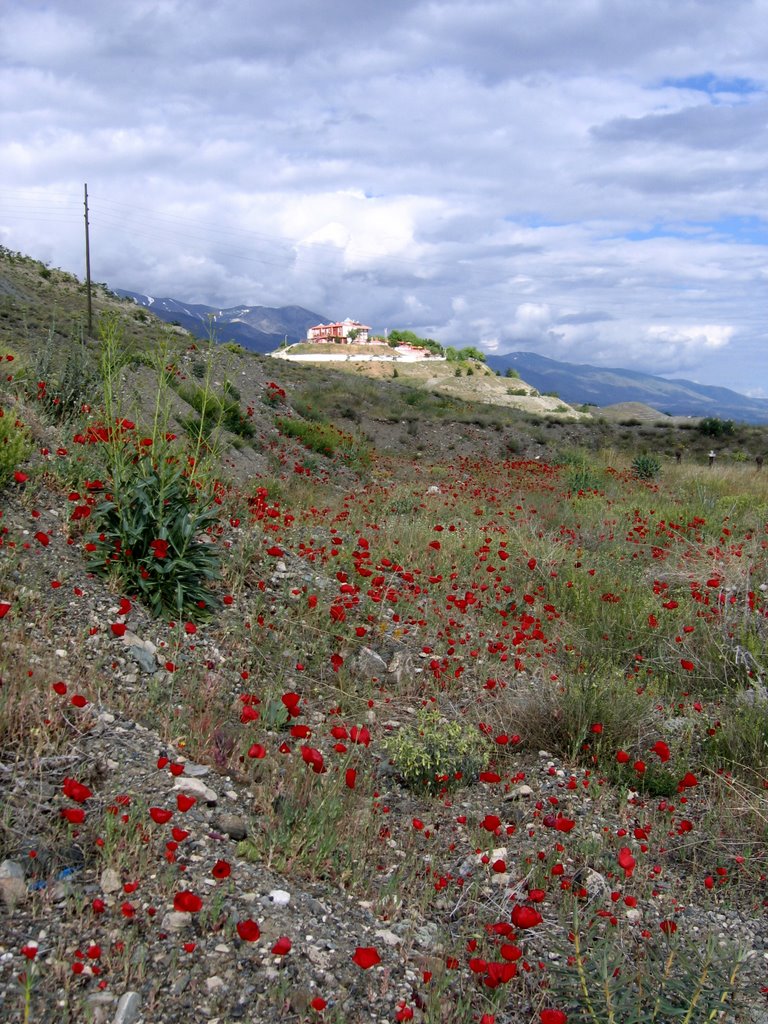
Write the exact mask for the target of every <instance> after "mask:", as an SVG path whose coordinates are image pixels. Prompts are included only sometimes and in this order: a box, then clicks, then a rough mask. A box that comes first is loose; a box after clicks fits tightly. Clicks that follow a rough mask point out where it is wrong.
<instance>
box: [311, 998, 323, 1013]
mask: <svg viewBox="0 0 768 1024" xmlns="http://www.w3.org/2000/svg"><path fill="white" fill-rule="evenodd" d="M309 1005H310V1006H311V1007H312V1009H313V1010H314V1011H315V1013H322V1012H323V1010H324V1009H325V1008H326V1006H327V1005H328V1003H327V1002H326V1001H325V999H323V997H322V996H315V998H314V999H313V1000H312V1002H311V1003H310V1004H309Z"/></svg>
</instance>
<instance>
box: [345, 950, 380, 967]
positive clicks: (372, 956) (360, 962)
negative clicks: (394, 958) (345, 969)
mask: <svg viewBox="0 0 768 1024" xmlns="http://www.w3.org/2000/svg"><path fill="white" fill-rule="evenodd" d="M352 960H353V962H354V963H356V964H357V966H358V967H362V969H363V970H364V971H367V970H368V968H369V967H375V966H376V964H379V963H381V957H380V956H379V954H378V953H377V952H376V947H375V946H358V947H357V949H356V950H355V952H354V954H353V956H352Z"/></svg>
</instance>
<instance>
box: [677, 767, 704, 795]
mask: <svg viewBox="0 0 768 1024" xmlns="http://www.w3.org/2000/svg"><path fill="white" fill-rule="evenodd" d="M698 784H699V780H698V779H697V778H696V776H695V775H694V774H693V772H686V773H685V775H684V776H683V777H682V779H681V780H680V781H679V782H678V784H677V791H678V793H682V791H683V790H684V789H691V788H692V787H693V786H698Z"/></svg>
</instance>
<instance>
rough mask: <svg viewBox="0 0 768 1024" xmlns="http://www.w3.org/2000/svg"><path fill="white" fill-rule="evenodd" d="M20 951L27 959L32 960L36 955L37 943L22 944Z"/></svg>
mask: <svg viewBox="0 0 768 1024" xmlns="http://www.w3.org/2000/svg"><path fill="white" fill-rule="evenodd" d="M21 952H22V954H23V955H24V956H25V957H26V958H27V960H34V959H35V957H36V956H37V943H34V944H32V943H29V944H28V945H26V946H22V947H21Z"/></svg>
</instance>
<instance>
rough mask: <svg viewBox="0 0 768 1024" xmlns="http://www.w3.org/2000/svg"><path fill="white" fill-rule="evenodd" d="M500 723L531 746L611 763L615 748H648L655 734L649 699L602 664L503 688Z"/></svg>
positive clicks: (575, 757) (592, 760)
mask: <svg viewBox="0 0 768 1024" xmlns="http://www.w3.org/2000/svg"><path fill="white" fill-rule="evenodd" d="M497 714H498V715H499V722H498V725H499V727H500V728H501V729H502V730H503V731H505V732H512V731H514V732H515V733H517V734H518V735H519V736H520V738H521V741H522V742H523V744H524V745H525V746H526V747H528V748H530V749H532V750H548V751H549V752H550V753H552V754H554V755H555V756H557V757H563V758H566V759H569V760H577V761H582V762H583V763H586V764H588V765H593V764H594V763H595V762H598V763H602V762H603V761H604V760H605V761H606V764H609V763H613V762H614V758H615V754H616V751H617V750H620V749H627V750H637V751H642V750H647V749H648V747H649V746H650V743H651V740H652V738H653V737H654V736H655V728H654V719H653V697H652V696H651V695H649V694H647V693H637V691H636V689H635V685H634V683H633V682H632V681H627V680H625V679H623V678H621V677H620V676H619V675H618V674H617V673H615V672H614V673H611V671H610V669H608V668H607V667H606V668H603V667H602V666H598V667H596V669H595V670H594V672H591V673H583V674H576V675H573V676H570V677H567V678H565V677H564V678H561V679H557V680H554V681H553V680H551V679H547V678H544V677H541V678H538V677H532V678H530V679H525V678H524V677H523V678H522V679H521V681H520V682H519V683H518V684H517V685H515V686H514V687H511V686H510V687H508V688H507V689H506V690H504V691H502V694H501V696H500V700H499V704H498V706H497Z"/></svg>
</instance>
